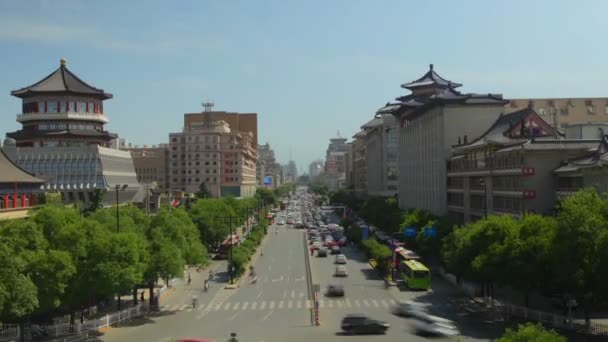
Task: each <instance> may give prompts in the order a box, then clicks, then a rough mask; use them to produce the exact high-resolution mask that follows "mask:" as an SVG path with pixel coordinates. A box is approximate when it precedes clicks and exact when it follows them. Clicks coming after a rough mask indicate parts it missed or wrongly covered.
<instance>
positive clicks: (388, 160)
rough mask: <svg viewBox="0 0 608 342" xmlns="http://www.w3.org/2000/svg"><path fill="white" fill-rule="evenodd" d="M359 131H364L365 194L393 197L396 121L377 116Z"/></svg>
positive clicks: (395, 161) (389, 117)
mask: <svg viewBox="0 0 608 342" xmlns="http://www.w3.org/2000/svg"><path fill="white" fill-rule="evenodd" d="M361 129H362V130H364V131H365V142H366V152H367V154H366V157H367V194H368V195H369V196H384V197H387V196H394V195H396V194H397V192H398V171H397V147H398V136H397V134H398V132H397V120H396V119H395V117H394V116H392V115H386V114H385V115H378V116H377V117H375V118H374V119H372V120H370V121H369V122H367V123H366V124H364V125H363V126H361Z"/></svg>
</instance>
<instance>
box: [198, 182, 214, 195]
mask: <svg viewBox="0 0 608 342" xmlns="http://www.w3.org/2000/svg"><path fill="white" fill-rule="evenodd" d="M196 197H198V198H210V197H211V192H210V191H209V188H208V187H207V182H201V184H199V186H198V192H197V193H196Z"/></svg>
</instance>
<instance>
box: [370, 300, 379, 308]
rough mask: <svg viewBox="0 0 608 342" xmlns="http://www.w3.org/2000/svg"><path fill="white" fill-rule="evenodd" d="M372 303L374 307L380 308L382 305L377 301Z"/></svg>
mask: <svg viewBox="0 0 608 342" xmlns="http://www.w3.org/2000/svg"><path fill="white" fill-rule="evenodd" d="M372 303H373V304H374V307H376V308H379V307H380V305H378V301H377V300H375V299H372Z"/></svg>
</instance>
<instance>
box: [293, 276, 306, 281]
mask: <svg viewBox="0 0 608 342" xmlns="http://www.w3.org/2000/svg"><path fill="white" fill-rule="evenodd" d="M294 281H304V276H301V277H300V278H296V279H294Z"/></svg>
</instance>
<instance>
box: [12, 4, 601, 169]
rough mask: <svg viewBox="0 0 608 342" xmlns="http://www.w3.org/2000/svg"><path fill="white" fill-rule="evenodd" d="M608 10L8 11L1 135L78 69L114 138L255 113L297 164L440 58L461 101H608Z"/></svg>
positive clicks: (228, 7)
mask: <svg viewBox="0 0 608 342" xmlns="http://www.w3.org/2000/svg"><path fill="white" fill-rule="evenodd" d="M607 13H608V1H556V0H553V1H533V0H526V1H513V0H509V1H487V0H484V1H481V0H480V1H453V0H450V1H439V0H435V1H406V0H396V1H355V0H343V1H331V0H319V1H316V0H315V1H311V0H306V1H299V2H296V1H285V0H277V1H261V0H255V1H252V0H247V1H200V0H199V1H162V2H159V1H109V0H105V1H73V0H62V1H2V2H0V56H1V58H0V113H1V114H0V128H1V129H0V131H1V132H0V133H1V134H4V133H5V132H6V131H13V130H15V129H17V128H18V127H19V125H18V124H17V122H15V114H17V113H18V112H19V111H20V109H21V108H20V101H19V99H17V98H14V97H11V96H10V95H9V94H10V91H11V90H13V89H17V88H20V87H23V86H27V85H29V84H31V83H33V82H36V81H38V80H40V79H41V78H42V77H44V76H46V75H47V74H49V73H50V72H52V71H53V70H55V69H56V68H57V67H58V65H59V59H60V58H61V57H65V58H66V59H67V60H68V68H70V70H72V71H73V72H75V73H76V74H78V75H79V76H81V77H82V78H83V79H84V80H86V81H87V82H89V83H91V84H92V85H94V86H97V87H100V88H103V89H105V90H106V91H108V92H111V93H113V94H114V98H113V99H111V100H109V101H106V105H105V111H106V113H107V115H108V116H109V118H110V124H109V125H108V128H109V130H111V131H112V132H116V133H118V134H120V135H121V136H124V137H126V138H127V139H128V140H129V141H130V142H132V143H135V144H157V143H162V142H166V141H167V139H168V134H169V132H176V131H179V130H180V129H181V128H182V122H183V113H185V112H193V111H199V110H202V108H201V106H200V103H201V101H203V100H213V101H214V102H215V103H216V109H217V110H228V111H239V112H257V113H259V117H258V129H259V137H260V143H265V142H266V141H268V142H270V144H271V145H273V147H274V149H275V151H276V152H277V155H278V157H279V159H280V160H281V161H282V162H284V163H286V162H287V160H288V158H289V151H290V149H291V150H292V151H293V157H294V159H295V161H296V162H297V163H298V168H301V167H303V166H304V167H306V169H307V167H308V163H309V162H310V161H311V160H313V159H315V158H320V157H323V156H324V154H325V149H326V147H327V143H328V139H329V138H331V137H334V136H335V135H336V132H337V131H338V130H340V134H341V135H342V136H345V137H349V138H350V137H351V136H352V135H353V134H354V133H356V131H357V129H358V127H359V126H361V125H362V124H363V123H365V122H366V121H367V120H369V119H370V118H371V117H372V116H373V114H374V112H375V110H376V109H377V108H379V107H381V106H382V105H383V104H384V103H386V102H387V101H392V100H393V99H394V98H395V97H396V96H399V95H402V94H404V93H405V92H404V90H403V89H401V88H400V87H399V85H400V84H401V83H403V82H405V81H410V80H413V79H416V78H418V77H419V76H421V75H422V74H423V73H424V72H426V71H427V69H428V64H429V63H433V64H435V69H436V70H437V71H438V72H439V73H440V74H441V75H443V76H444V77H446V78H448V79H451V80H453V81H458V82H460V83H463V84H464V87H463V88H462V89H463V91H473V92H482V93H487V92H497V93H503V94H504V95H505V97H586V96H607V95H608V87H607V86H606V84H607V81H606V80H607V78H608V68H607V65H606V61H607V60H608V47H607V46H606V37H608V23H607V22H606V16H607Z"/></svg>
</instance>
